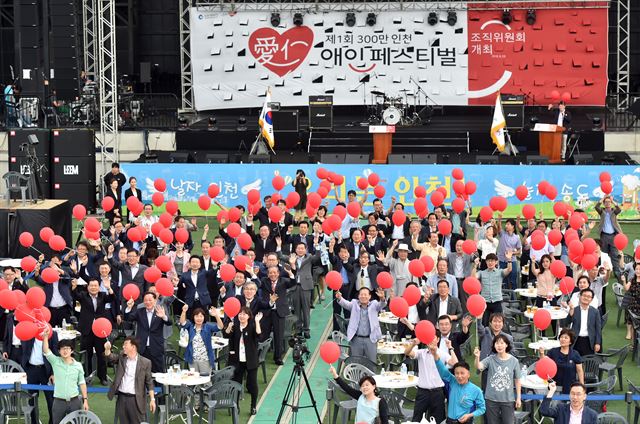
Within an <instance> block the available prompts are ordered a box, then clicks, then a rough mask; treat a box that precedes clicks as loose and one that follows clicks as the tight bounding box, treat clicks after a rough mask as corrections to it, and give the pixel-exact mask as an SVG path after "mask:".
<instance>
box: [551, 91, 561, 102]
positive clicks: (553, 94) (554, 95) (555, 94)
mask: <svg viewBox="0 0 640 424" xmlns="http://www.w3.org/2000/svg"><path fill="white" fill-rule="evenodd" d="M559 98H560V92H559V91H558V90H553V91H551V99H552V100H558V99H559Z"/></svg>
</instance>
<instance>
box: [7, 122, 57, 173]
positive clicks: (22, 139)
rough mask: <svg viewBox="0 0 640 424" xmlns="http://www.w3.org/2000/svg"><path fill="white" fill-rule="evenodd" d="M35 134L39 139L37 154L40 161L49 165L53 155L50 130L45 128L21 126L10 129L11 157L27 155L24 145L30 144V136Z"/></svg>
mask: <svg viewBox="0 0 640 424" xmlns="http://www.w3.org/2000/svg"><path fill="white" fill-rule="evenodd" d="M30 135H34V136H36V138H37V139H38V144H36V156H38V159H40V162H42V163H45V164H47V165H48V163H49V156H50V155H51V144H50V132H49V130H47V129H44V128H20V129H12V130H10V131H9V157H16V156H26V155H27V151H26V149H24V148H23V147H22V145H23V144H25V143H26V144H29V136H30Z"/></svg>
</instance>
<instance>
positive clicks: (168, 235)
mask: <svg viewBox="0 0 640 424" xmlns="http://www.w3.org/2000/svg"><path fill="white" fill-rule="evenodd" d="M159 237H160V240H161V241H162V242H163V243H164V244H171V243H173V233H172V232H171V230H170V229H168V228H163V229H162V231H160V236H159Z"/></svg>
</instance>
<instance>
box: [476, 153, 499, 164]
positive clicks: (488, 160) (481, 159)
mask: <svg viewBox="0 0 640 424" xmlns="http://www.w3.org/2000/svg"><path fill="white" fill-rule="evenodd" d="M476 163H477V164H478V165H486V164H492V165H495V164H497V163H498V156H494V155H478V156H476Z"/></svg>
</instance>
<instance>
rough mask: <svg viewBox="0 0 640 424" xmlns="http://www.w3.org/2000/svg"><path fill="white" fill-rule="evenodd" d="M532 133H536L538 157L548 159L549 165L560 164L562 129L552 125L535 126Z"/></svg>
mask: <svg viewBox="0 0 640 424" xmlns="http://www.w3.org/2000/svg"><path fill="white" fill-rule="evenodd" d="M533 130H534V131H538V133H539V134H538V144H539V148H538V150H540V155H542V156H546V157H548V158H549V163H562V157H561V152H562V136H563V134H562V132H563V131H564V127H561V126H559V125H553V124H536V125H535V126H534V127H533Z"/></svg>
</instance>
